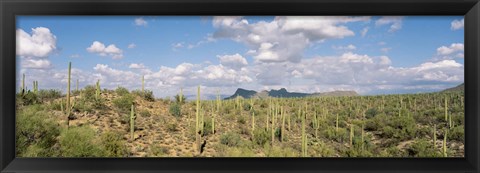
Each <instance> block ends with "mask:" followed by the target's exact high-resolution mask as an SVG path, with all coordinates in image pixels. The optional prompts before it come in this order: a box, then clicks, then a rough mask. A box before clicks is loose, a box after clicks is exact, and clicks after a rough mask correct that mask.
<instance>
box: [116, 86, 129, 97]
mask: <svg viewBox="0 0 480 173" xmlns="http://www.w3.org/2000/svg"><path fill="white" fill-rule="evenodd" d="M115 93H117V95H119V96H124V95H127V94H130V92H129V91H128V89H127V88H124V87H118V88H117V89H115Z"/></svg>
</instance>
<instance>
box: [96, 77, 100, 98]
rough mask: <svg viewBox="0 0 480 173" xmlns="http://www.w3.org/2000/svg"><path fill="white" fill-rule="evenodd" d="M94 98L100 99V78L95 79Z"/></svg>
mask: <svg viewBox="0 0 480 173" xmlns="http://www.w3.org/2000/svg"><path fill="white" fill-rule="evenodd" d="M95 99H97V100H99V99H100V79H98V80H97V87H96V90H95Z"/></svg>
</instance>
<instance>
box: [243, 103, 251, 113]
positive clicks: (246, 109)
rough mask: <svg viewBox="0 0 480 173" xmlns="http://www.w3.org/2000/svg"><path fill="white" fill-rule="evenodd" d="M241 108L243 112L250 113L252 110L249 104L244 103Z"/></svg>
mask: <svg viewBox="0 0 480 173" xmlns="http://www.w3.org/2000/svg"><path fill="white" fill-rule="evenodd" d="M242 108H243V110H244V111H250V109H251V108H252V105H250V103H247V102H244V103H243V105H242Z"/></svg>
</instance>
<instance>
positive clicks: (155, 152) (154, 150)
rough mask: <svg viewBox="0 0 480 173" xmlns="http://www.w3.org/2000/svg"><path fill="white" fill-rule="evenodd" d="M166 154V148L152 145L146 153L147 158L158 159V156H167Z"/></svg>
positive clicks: (167, 149)
mask: <svg viewBox="0 0 480 173" xmlns="http://www.w3.org/2000/svg"><path fill="white" fill-rule="evenodd" d="M168 153H169V148H168V147H166V146H160V145H152V146H151V147H150V150H149V151H148V156H151V157H160V156H165V155H168Z"/></svg>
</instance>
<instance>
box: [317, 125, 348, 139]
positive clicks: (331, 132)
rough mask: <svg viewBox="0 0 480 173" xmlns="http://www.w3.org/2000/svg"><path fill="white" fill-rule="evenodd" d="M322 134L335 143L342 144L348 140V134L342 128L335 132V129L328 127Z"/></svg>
mask: <svg viewBox="0 0 480 173" xmlns="http://www.w3.org/2000/svg"><path fill="white" fill-rule="evenodd" d="M323 134H325V137H326V138H327V139H329V140H333V141H336V142H343V141H347V140H348V139H349V132H347V130H346V129H344V128H338V131H336V130H335V127H328V128H327V129H325V130H324V132H323Z"/></svg>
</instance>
